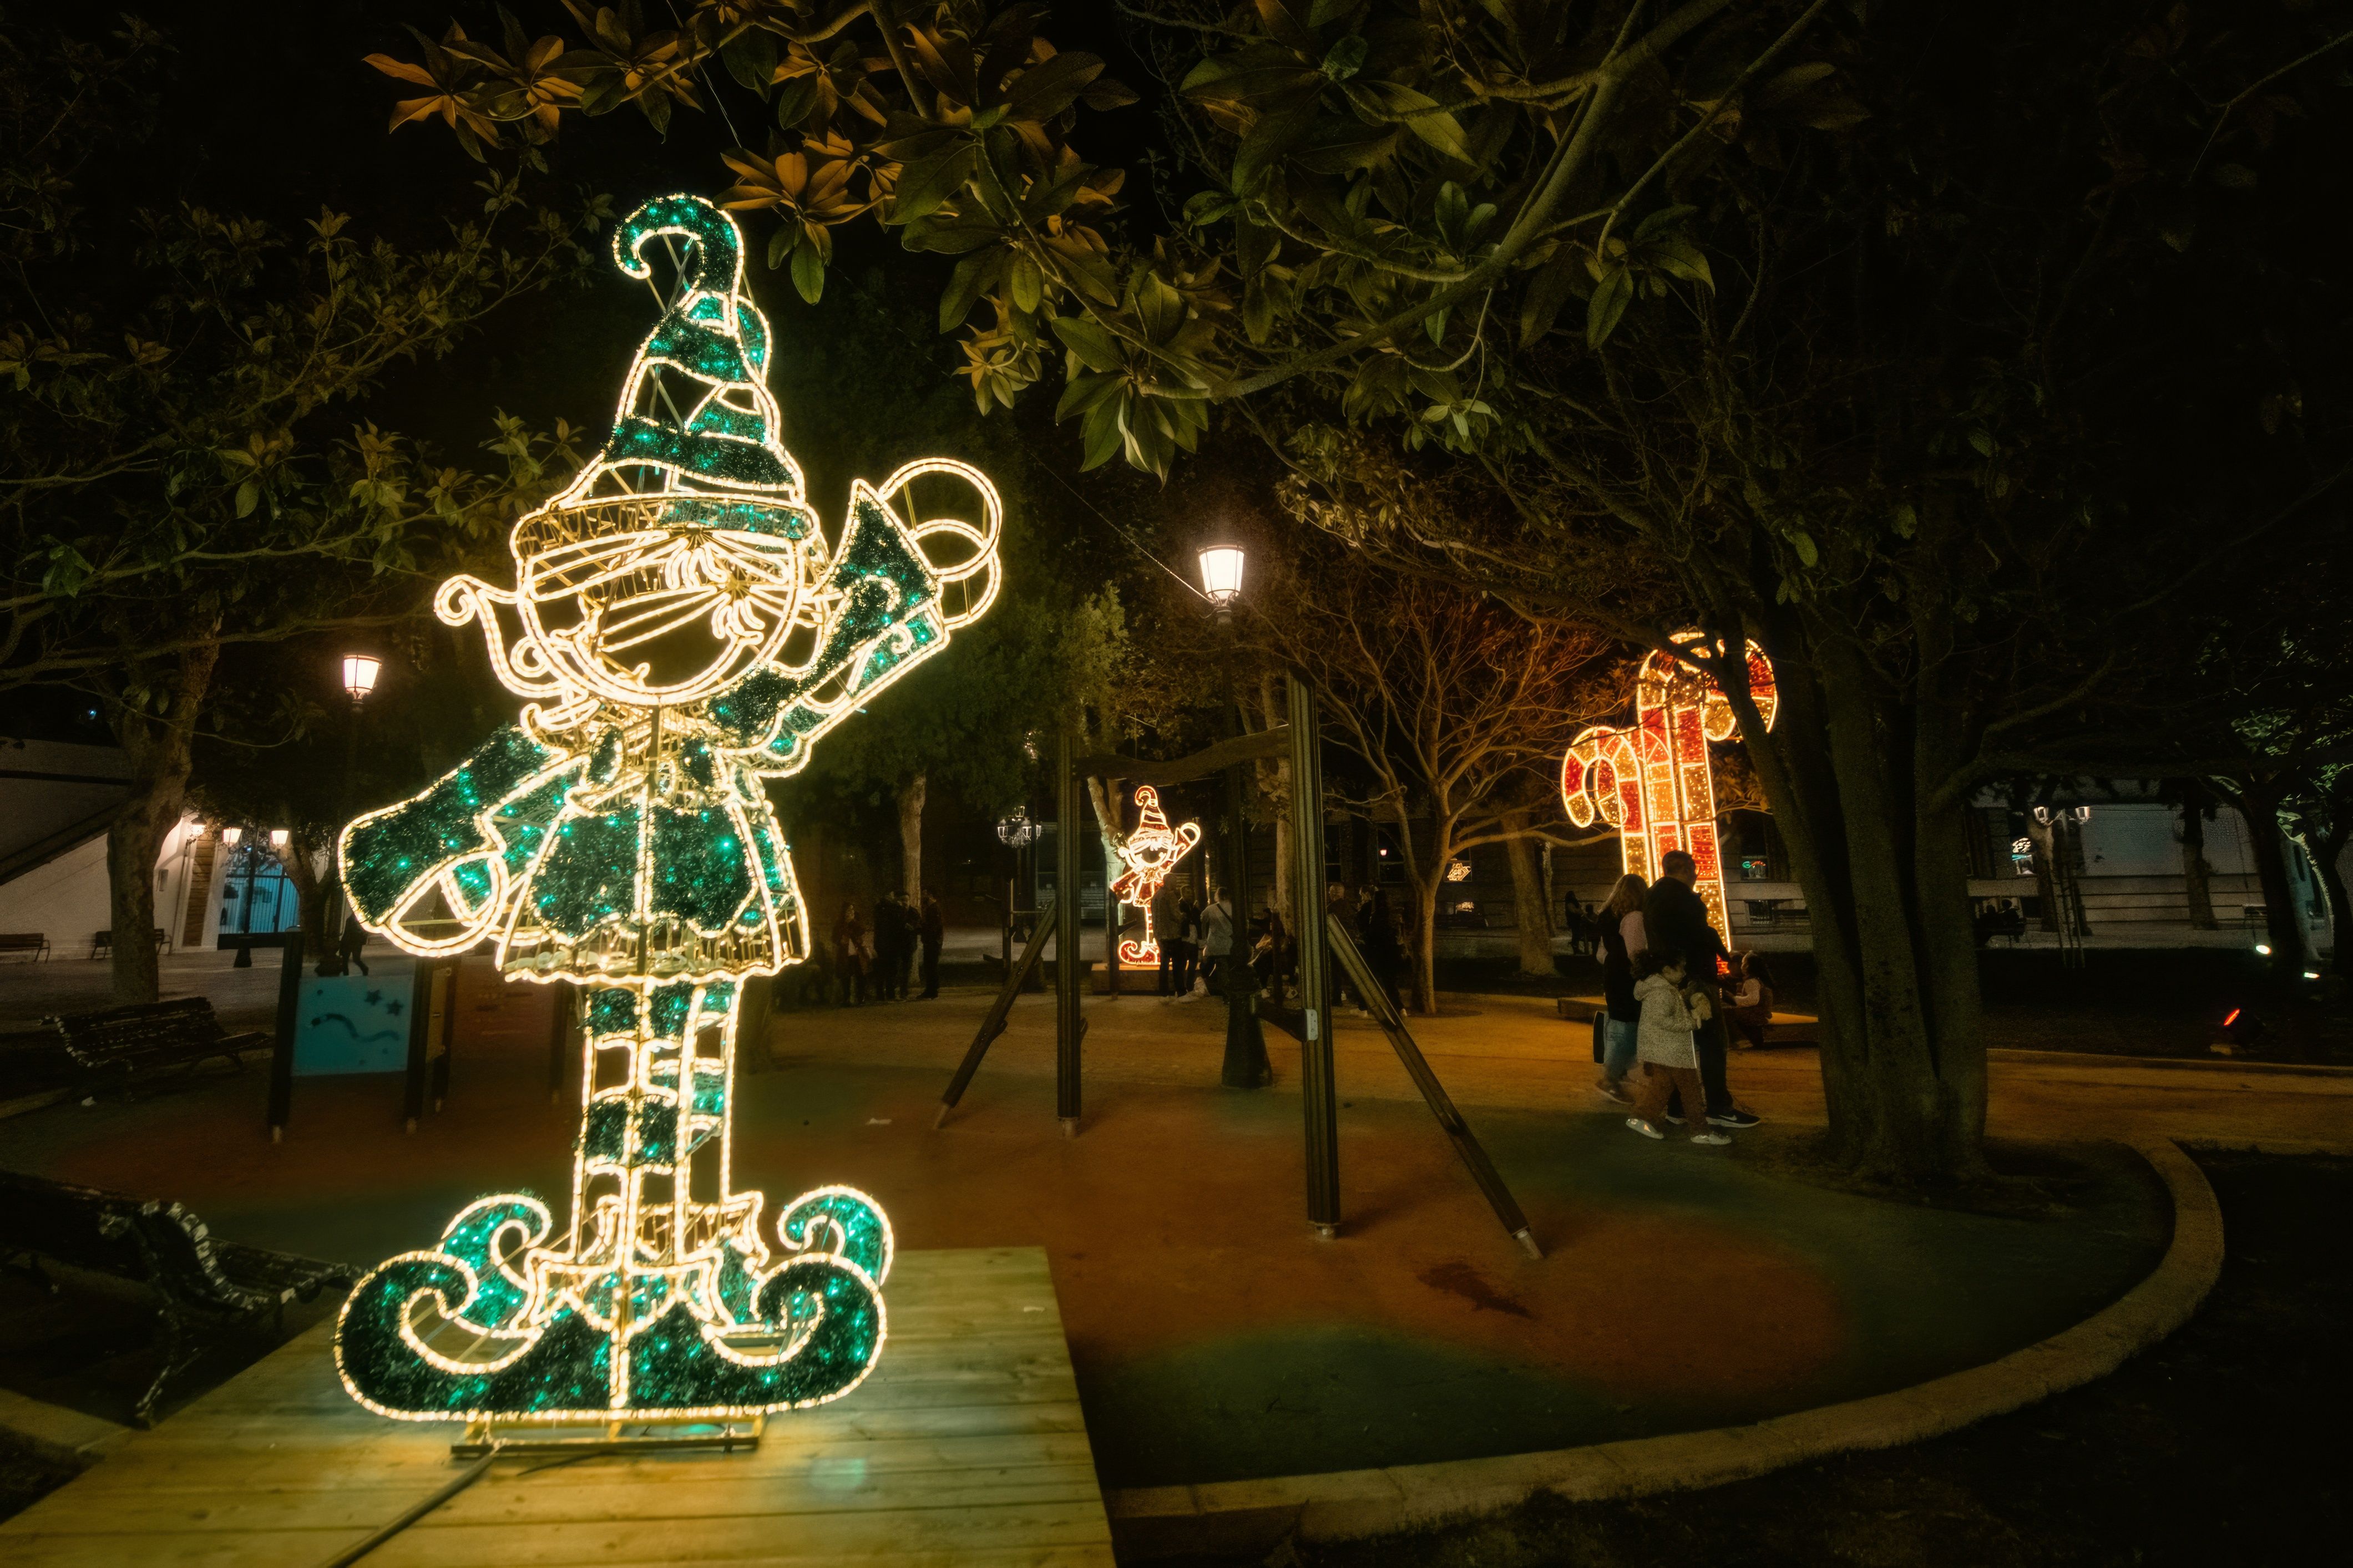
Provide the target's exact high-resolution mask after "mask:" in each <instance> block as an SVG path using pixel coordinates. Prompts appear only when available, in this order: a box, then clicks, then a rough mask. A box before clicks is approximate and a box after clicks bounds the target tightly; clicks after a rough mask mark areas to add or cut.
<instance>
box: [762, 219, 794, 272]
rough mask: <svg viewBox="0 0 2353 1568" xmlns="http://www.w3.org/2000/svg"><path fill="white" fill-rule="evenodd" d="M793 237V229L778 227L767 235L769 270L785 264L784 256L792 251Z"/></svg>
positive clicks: (772, 270)
mask: <svg viewBox="0 0 2353 1568" xmlns="http://www.w3.org/2000/svg"><path fill="white" fill-rule="evenodd" d="M794 237H795V231H793V230H792V229H789V228H780V229H778V230H776V233H774V234H772V235H770V236H769V237H768V270H769V271H771V272H774V271H775V270H776V268H779V267H782V266H783V265H784V264H785V258H786V256H787V255H789V254H790V253H791V251H792V248H793V239H794Z"/></svg>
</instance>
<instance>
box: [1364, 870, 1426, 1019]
mask: <svg viewBox="0 0 2353 1568" xmlns="http://www.w3.org/2000/svg"><path fill="white" fill-rule="evenodd" d="M1362 912H1363V918H1364V922H1365V963H1366V964H1367V965H1368V966H1370V968H1371V969H1372V972H1373V976H1374V978H1375V979H1377V980H1378V981H1379V982H1380V983H1381V989H1382V990H1384V991H1386V992H1388V995H1389V1005H1390V1006H1391V1007H1392V1008H1401V1007H1402V1005H1403V1004H1402V1003H1400V1002H1399V1000H1398V984H1397V972H1398V963H1399V962H1400V961H1401V960H1402V958H1403V957H1404V949H1403V948H1402V947H1401V946H1400V945H1399V943H1398V922H1397V915H1396V913H1395V912H1394V911H1392V910H1390V908H1389V895H1388V889H1386V888H1376V889H1373V898H1372V901H1371V902H1370V903H1368V904H1366V906H1365V908H1364V910H1363V911H1362ZM1437 1005H1438V998H1437V997H1435V996H1432V997H1431V998H1430V1006H1431V1008H1432V1009H1435V1008H1436V1007H1437Z"/></svg>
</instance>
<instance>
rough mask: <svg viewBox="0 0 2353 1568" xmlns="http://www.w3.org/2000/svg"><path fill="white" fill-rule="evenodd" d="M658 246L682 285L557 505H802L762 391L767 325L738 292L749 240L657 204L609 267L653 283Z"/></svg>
mask: <svg viewBox="0 0 2353 1568" xmlns="http://www.w3.org/2000/svg"><path fill="white" fill-rule="evenodd" d="M657 243H659V244H661V245H663V246H664V247H666V248H667V249H668V251H669V253H670V260H671V261H672V262H674V264H675V265H676V267H677V269H678V278H677V282H676V285H675V287H674V288H673V289H672V292H671V295H670V300H669V302H668V303H667V304H666V305H665V307H664V308H663V310H662V316H661V320H660V321H657V322H656V323H655V324H654V330H653V331H651V332H650V333H649V334H647V337H646V341H645V342H644V343H643V344H642V345H640V346H639V348H638V357H637V363H634V364H633V365H631V366H630V369H629V380H628V386H627V387H626V388H625V389H624V390H623V392H622V394H621V402H620V406H619V408H618V409H617V410H616V412H615V415H614V419H613V434H612V436H611V437H610V438H609V439H607V441H606V443H605V449H604V450H603V451H602V452H601V453H599V454H598V455H597V457H596V460H595V461H594V462H592V463H590V464H589V465H588V467H587V468H586V469H584V470H583V471H582V473H581V475H580V478H579V479H577V480H575V482H574V483H573V485H572V486H571V487H570V488H569V489H567V490H566V491H565V494H564V496H563V497H562V498H561V500H558V501H557V503H556V504H557V505H559V506H561V505H565V504H567V503H570V502H574V501H581V500H592V499H597V498H600V497H605V496H610V495H614V494H621V493H628V494H638V495H649V494H652V495H662V494H681V493H683V494H701V495H714V494H716V495H737V496H743V495H761V496H767V497H773V498H774V499H776V500H780V501H784V502H786V503H789V504H798V503H799V501H800V500H801V496H802V489H801V470H800V465H799V464H797V463H796V462H794V461H793V457H792V454H791V453H790V452H787V451H786V450H785V447H784V442H783V440H782V439H781V438H780V428H781V424H782V421H781V419H780V417H779V416H778V414H777V411H776V398H775V397H774V396H773V395H771V394H770V393H769V391H768V384H767V370H768V349H769V344H770V342H771V338H770V335H769V331H768V321H767V318H766V317H765V316H763V315H762V314H761V313H760V310H759V307H758V306H756V305H754V304H753V303H752V297H751V295H750V294H748V293H747V292H745V291H744V236H743V233H742V231H741V230H739V229H737V227H736V226H735V220H734V219H733V218H732V217H730V216H728V215H727V214H725V213H723V212H721V211H720V210H719V209H718V208H717V207H715V206H713V205H711V203H710V202H708V201H706V200H704V199H703V198H702V197H701V196H693V195H671V196H657V197H655V198H654V199H653V200H652V201H649V202H648V203H646V204H645V205H643V206H640V207H639V208H638V210H637V211H635V212H633V213H631V214H630V215H629V216H628V221H626V222H625V223H623V224H622V225H621V226H620V227H619V228H617V229H616V230H615V231H614V234H613V261H614V264H615V265H616V266H617V267H619V268H620V269H621V271H622V272H623V273H624V274H626V275H627V276H628V277H631V278H638V279H651V278H652V276H653V265H652V263H651V261H649V259H648V257H647V247H649V246H652V245H655V244H657Z"/></svg>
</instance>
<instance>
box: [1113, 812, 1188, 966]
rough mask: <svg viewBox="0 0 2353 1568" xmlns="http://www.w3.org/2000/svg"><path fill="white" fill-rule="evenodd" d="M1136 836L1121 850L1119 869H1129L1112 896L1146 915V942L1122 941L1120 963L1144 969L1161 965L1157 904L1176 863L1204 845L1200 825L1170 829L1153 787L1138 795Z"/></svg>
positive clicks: (1115, 886) (1127, 841)
mask: <svg viewBox="0 0 2353 1568" xmlns="http://www.w3.org/2000/svg"><path fill="white" fill-rule="evenodd" d="M1135 806H1136V823H1135V831H1134V832H1133V833H1131V834H1129V835H1128V836H1127V837H1126V838H1125V839H1124V840H1123V841H1122V842H1121V844H1120V847H1119V860H1120V864H1121V865H1123V866H1124V867H1126V868H1127V869H1125V870H1124V871H1122V872H1121V873H1120V874H1119V880H1117V881H1115V882H1113V884H1112V885H1111V896H1112V897H1113V898H1114V899H1117V900H1120V901H1121V902H1123V903H1127V904H1133V905H1134V906H1135V907H1136V908H1137V909H1140V910H1143V911H1144V940H1143V941H1142V942H1131V941H1129V940H1128V939H1126V938H1124V937H1123V938H1121V939H1120V944H1119V961H1120V962H1121V963H1132V964H1134V965H1136V966H1138V967H1139V968H1143V967H1148V966H1150V965H1152V964H1155V963H1159V962H1160V942H1159V940H1158V939H1157V938H1156V937H1155V936H1154V935H1153V934H1152V900H1154V899H1155V898H1156V897H1158V896H1159V893H1160V888H1161V884H1163V883H1164V882H1166V881H1167V880H1168V873H1169V872H1171V871H1173V870H1175V869H1176V862H1177V861H1179V860H1182V859H1183V858H1185V857H1186V856H1187V855H1189V854H1191V853H1192V850H1193V846H1194V845H1196V844H1198V843H1199V842H1201V825H1200V824H1199V823H1198V822H1188V823H1187V824H1185V826H1182V827H1171V826H1168V818H1167V816H1166V814H1164V813H1163V812H1162V811H1161V809H1160V792H1159V791H1158V790H1156V789H1154V788H1153V787H1152V786H1151V785H1150V784H1145V785H1143V786H1142V787H1141V788H1139V789H1138V790H1137V791H1136V792H1135Z"/></svg>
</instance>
